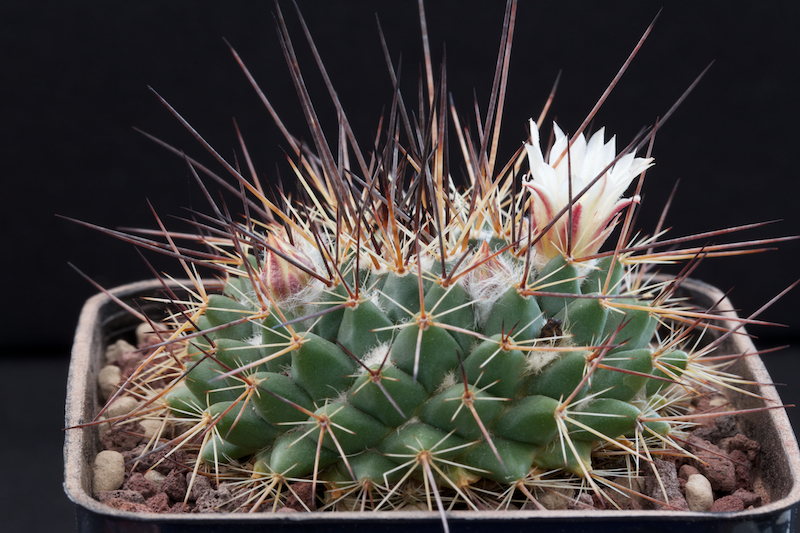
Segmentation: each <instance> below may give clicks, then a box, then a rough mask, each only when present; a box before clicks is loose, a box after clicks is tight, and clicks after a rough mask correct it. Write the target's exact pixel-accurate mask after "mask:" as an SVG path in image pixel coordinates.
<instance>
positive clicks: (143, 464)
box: [122, 444, 188, 476]
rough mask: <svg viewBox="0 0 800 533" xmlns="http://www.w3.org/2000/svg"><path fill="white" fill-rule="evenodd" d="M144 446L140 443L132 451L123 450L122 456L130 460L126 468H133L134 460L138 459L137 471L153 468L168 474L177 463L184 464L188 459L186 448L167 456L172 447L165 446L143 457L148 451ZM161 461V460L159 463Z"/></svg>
mask: <svg viewBox="0 0 800 533" xmlns="http://www.w3.org/2000/svg"><path fill="white" fill-rule="evenodd" d="M144 447H145V445H144V444H140V445H139V446H137V447H136V448H134V449H133V450H131V451H128V452H122V457H124V458H125V462H126V463H128V462H130V463H129V464H128V465H126V469H132V468H133V466H134V463H133V461H136V472H147V471H148V470H150V469H151V468H152V469H153V470H155V471H156V472H159V473H161V474H164V475H165V476H166V475H168V474H169V473H170V472H171V471H172V470H173V469H174V468H175V466H176V465H183V464H186V462H187V461H188V457H187V455H186V452H185V451H184V450H177V451H175V452H173V453H171V454H170V455H169V457H166V454H167V453H169V451H170V450H171V448H164V449H163V450H159V451H157V452H156V453H147V455H145V456H144V457H142V454H144V453H146V452H145V450H144ZM137 459H138V460H137ZM162 459H163V460H162ZM159 461H161V462H160V463H159Z"/></svg>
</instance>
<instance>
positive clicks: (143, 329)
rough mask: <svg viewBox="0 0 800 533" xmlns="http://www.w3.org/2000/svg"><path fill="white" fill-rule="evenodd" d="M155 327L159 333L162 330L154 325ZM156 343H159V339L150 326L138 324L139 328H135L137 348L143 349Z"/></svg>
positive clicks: (143, 323) (145, 323)
mask: <svg viewBox="0 0 800 533" xmlns="http://www.w3.org/2000/svg"><path fill="white" fill-rule="evenodd" d="M156 327H157V328H158V329H159V330H161V331H163V330H164V328H163V327H159V326H158V325H156ZM157 342H160V339H159V337H158V335H156V334H155V332H154V331H153V328H152V327H151V326H150V324H148V323H147V322H142V323H141V324H139V326H137V328H136V345H137V346H139V347H140V348H143V347H145V346H150V345H151V344H154V343H157Z"/></svg>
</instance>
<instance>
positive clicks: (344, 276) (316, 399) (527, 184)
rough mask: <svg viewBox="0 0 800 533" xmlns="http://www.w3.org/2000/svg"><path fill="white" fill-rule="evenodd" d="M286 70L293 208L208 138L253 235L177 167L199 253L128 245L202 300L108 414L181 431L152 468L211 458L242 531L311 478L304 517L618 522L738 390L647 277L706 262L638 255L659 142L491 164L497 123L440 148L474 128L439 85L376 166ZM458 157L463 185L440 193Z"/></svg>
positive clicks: (407, 116) (163, 338) (697, 316)
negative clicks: (636, 217)
mask: <svg viewBox="0 0 800 533" xmlns="http://www.w3.org/2000/svg"><path fill="white" fill-rule="evenodd" d="M513 8H514V5H513V3H509V8H508V9H509V10H511V9H513ZM278 22H279V33H280V34H281V37H282V43H283V45H284V47H285V51H286V53H287V57H289V58H290V59H291V58H292V57H294V50H293V48H292V44H291V41H290V40H289V39H288V34H287V31H286V28H285V26H284V24H283V16H282V14H280V12H279V13H278ZM508 36H509V29H508V28H506V30H505V33H504V35H503V39H504V40H503V42H504V43H505V42H506V40H507V39H508ZM311 44H312V46H313V41H311ZM234 53H235V52H234ZM509 53H510V46H509V47H505V48H504V49H502V50H501V55H500V57H499V58H498V65H499V67H500V68H498V75H497V79H496V83H495V87H496V90H495V95H496V94H497V90H498V89H497V87H499V86H501V85H502V82H503V80H504V79H505V77H506V76H507V73H508V72H507V61H504V59H505V58H506V57H507V55H508V54H509ZM237 58H238V56H237ZM289 65H290V69H291V71H292V75H293V77H294V79H295V80H296V81H298V85H297V86H298V92H299V94H300V96H301V100H302V102H303V106H304V109H305V111H306V112H307V113H306V115H307V117H308V121H309V126H310V128H311V130H312V132H313V133H314V135H313V142H314V148H315V149H316V152H314V151H312V150H311V149H309V147H307V146H305V145H301V144H300V143H299V142H298V141H297V139H296V138H294V137H292V136H291V135H289V134H287V141H288V142H289V145H290V146H291V147H292V148H293V149H294V152H293V153H292V154H291V157H292V166H293V169H294V171H295V174H296V180H297V182H298V184H299V187H298V188H299V190H300V195H301V200H300V201H292V200H290V199H289V198H287V197H286V196H283V195H282V194H281V195H280V196H279V197H278V198H270V197H269V196H268V195H267V194H265V193H264V189H263V188H262V187H261V185H260V183H259V182H258V180H257V179H256V177H255V174H254V175H253V178H252V179H248V178H246V177H245V176H244V175H243V174H242V173H241V172H240V170H239V169H238V167H237V166H235V165H232V164H229V163H227V162H226V161H224V159H223V158H222V157H220V156H218V155H216V152H214V151H213V149H212V148H211V147H210V146H208V145H207V144H205V141H203V140H202V139H200V140H201V143H203V144H204V145H205V146H206V148H208V149H209V150H210V151H211V152H212V153H213V154H215V155H216V157H218V159H219V160H220V162H221V163H222V165H223V167H224V168H225V169H226V170H227V172H229V173H230V174H231V175H232V177H233V178H234V180H235V182H236V184H237V185H236V188H238V189H240V190H241V201H242V203H243V205H244V208H245V213H246V217H245V219H244V221H242V220H240V219H238V218H236V217H235V216H232V215H231V214H230V213H229V211H228V208H227V206H226V205H223V204H221V203H219V202H218V201H217V200H214V199H213V196H212V195H211V194H210V193H209V192H208V190H207V188H206V185H205V184H204V183H203V181H202V180H201V179H200V177H199V174H198V170H200V171H202V172H205V173H206V174H207V175H209V176H210V177H211V179H213V180H217V181H222V178H220V177H219V176H217V175H215V174H213V173H211V172H210V171H207V169H204V168H203V167H200V166H199V165H198V164H196V163H195V162H194V161H193V160H191V159H187V161H188V165H189V169H190V172H191V173H192V174H193V175H194V176H195V177H196V178H197V181H198V183H199V184H200V186H201V187H202V189H203V191H205V192H206V196H207V198H208V200H209V203H210V206H211V209H212V214H211V215H207V216H203V217H202V218H199V219H198V220H197V221H195V222H194V224H195V225H196V227H197V230H198V239H197V240H200V241H201V242H202V243H204V244H205V245H206V248H205V249H203V250H192V249H189V248H186V247H183V246H179V244H177V242H178V241H177V239H178V237H180V235H178V234H177V233H176V234H172V233H170V232H168V231H167V230H166V229H165V228H164V226H163V225H162V226H161V228H162V234H163V235H165V236H166V237H167V238H166V241H165V242H163V243H162V242H157V241H155V240H151V239H149V238H147V237H139V236H130V235H124V234H121V233H118V232H113V233H114V234H115V235H117V236H120V237H122V238H124V239H128V240H132V241H134V242H136V243H137V244H139V245H142V246H145V247H147V248H151V249H156V250H158V251H162V252H164V253H167V254H168V255H172V256H174V257H177V258H179V259H180V260H181V261H182V263H183V266H184V269H185V273H186V275H187V276H188V278H189V280H190V282H189V283H188V284H187V285H186V287H185V288H186V296H180V297H179V296H177V295H176V294H175V293H174V292H172V291H168V292H167V295H166V296H165V298H164V301H165V303H171V304H172V305H173V307H174V308H175V312H174V313H173V314H172V315H171V318H170V320H169V321H168V323H169V326H170V327H169V328H168V329H166V330H164V331H163V332H159V335H160V342H157V343H156V344H155V348H156V349H155V351H154V352H153V353H152V354H151V355H150V356H149V357H148V358H147V360H146V361H145V363H143V364H142V365H141V366H140V368H139V369H138V370H137V371H136V372H135V373H134V375H133V376H132V377H131V378H130V379H129V380H128V382H127V383H126V385H125V387H124V388H123V389H122V391H121V392H120V393H118V394H124V393H125V392H126V391H130V392H132V393H134V394H136V395H137V396H138V397H140V398H144V399H145V401H144V402H143V404H142V406H141V407H140V408H139V409H137V410H136V411H134V412H133V413H132V414H131V416H132V417H136V416H145V414H144V413H145V412H146V413H147V416H150V417H152V416H160V417H162V419H164V420H166V422H165V424H167V425H169V426H170V427H171V430H170V431H171V433H170V435H172V437H171V438H170V439H168V440H166V441H164V440H161V441H158V440H156V439H154V440H153V441H152V442H151V443H150V445H149V447H150V448H151V449H156V448H158V447H164V446H177V447H184V448H186V449H189V450H193V451H194V452H196V458H197V459H196V461H195V462H194V463H193V464H191V465H189V466H190V467H191V468H193V469H194V471H195V472H198V471H200V470H203V471H207V472H212V473H214V474H215V475H216V476H218V477H219V478H224V479H227V480H234V483H235V484H237V486H238V487H239V489H240V491H239V496H240V501H241V502H242V503H241V509H242V510H255V509H258V508H263V507H268V506H272V507H273V508H278V507H279V506H280V502H281V501H282V500H283V499H284V498H285V497H286V496H287V494H288V493H289V492H290V489H289V488H287V487H288V486H289V484H290V483H292V482H298V480H302V481H304V482H309V483H312V484H313V490H312V492H313V493H314V494H317V495H318V498H317V500H314V499H313V498H312V500H313V501H312V503H311V504H309V507H313V506H314V505H317V504H319V505H322V506H326V507H329V508H345V507H347V506H348V505H349V506H350V507H347V508H359V507H361V508H365V507H367V508H370V509H389V508H398V507H402V506H408V505H411V506H413V505H415V504H414V503H413V502H423V506H434V505H438V508H439V509H440V510H442V511H443V510H444V509H447V508H464V509H478V508H485V506H486V502H489V501H494V502H496V503H497V505H498V506H500V507H503V506H505V507H508V506H509V504H510V502H512V501H516V502H517V503H520V502H523V503H520V505H522V504H524V502H529V504H530V505H532V506H534V508H536V507H538V506H539V505H540V504H539V503H538V501H537V494H538V492H537V491H539V490H540V489H541V488H542V487H556V488H557V487H572V488H576V489H579V490H581V491H590V492H593V493H594V494H595V495H597V497H598V498H597V499H598V500H599V501H600V502H605V503H606V504H609V505H616V504H615V503H614V502H615V501H616V500H615V499H613V498H611V497H609V496H608V494H607V492H608V491H609V488H610V487H612V484H611V481H609V480H608V479H609V478H610V477H611V476H617V477H620V476H621V477H635V476H636V475H637V472H638V469H639V468H640V466H641V464H644V463H647V462H649V461H650V460H651V453H652V454H655V453H658V450H661V451H663V450H670V449H671V450H673V451H674V452H677V453H683V452H682V450H683V448H682V445H681V440H682V438H683V437H685V435H684V431H685V430H686V426H687V424H686V419H687V418H686V417H684V418H682V417H681V416H680V415H682V414H685V413H686V410H687V407H688V402H689V400H690V399H691V397H692V396H693V395H697V394H701V393H703V392H706V391H707V390H708V388H707V385H708V383H710V382H713V383H723V382H724V383H727V384H728V385H729V386H734V385H733V384H732V383H733V378H731V377H730V376H726V375H724V374H722V373H717V372H715V370H714V369H713V367H707V366H704V365H703V356H704V355H706V354H707V353H710V352H711V351H713V348H714V346H715V343H714V342H711V343H710V344H709V345H708V346H706V347H701V346H702V345H701V344H697V343H695V341H696V336H692V335H690V334H694V333H697V332H699V331H700V330H702V329H703V328H704V327H705V325H706V324H707V323H708V322H709V321H710V320H713V319H714V316H713V313H711V312H708V313H698V312H696V311H692V310H690V309H688V308H687V307H686V306H685V305H683V304H678V303H675V302H674V301H673V299H672V296H673V294H674V292H675V290H676V289H677V287H678V286H679V285H680V281H681V279H682V278H681V277H677V278H675V279H673V280H670V281H668V282H664V281H660V280H653V279H651V271H652V267H653V265H654V264H658V263H660V262H664V261H671V262H674V261H680V260H683V259H693V258H695V257H699V256H701V255H704V256H709V255H714V254H715V252H716V248H715V247H714V246H710V247H708V248H705V249H702V250H700V249H691V248H685V249H683V248H680V249H673V250H670V251H669V252H663V253H661V254H660V255H659V253H658V252H656V253H653V250H657V249H659V247H665V246H667V245H668V244H670V243H669V241H665V242H664V241H661V242H660V241H659V239H641V238H640V240H638V241H636V242H634V241H633V240H632V237H631V235H632V232H631V221H632V213H633V210H634V209H635V208H636V206H637V204H638V202H639V196H638V188H637V189H636V192H635V193H633V194H631V195H630V196H629V197H625V196H624V194H625V191H626V190H628V189H630V188H631V184H633V183H638V184H639V186H641V177H642V176H643V175H644V173H645V171H646V170H647V168H648V167H650V166H651V165H652V164H653V160H652V159H651V158H649V157H637V156H636V155H635V153H636V149H637V147H639V146H644V145H646V143H647V141H648V140H650V139H652V135H653V134H654V132H655V129H651V130H650V131H649V133H647V134H646V135H644V136H641V137H640V138H638V139H637V140H636V141H635V142H634V143H632V144H631V145H630V146H629V147H627V148H625V149H623V150H622V151H617V149H616V147H615V141H614V138H611V140H606V138H605V137H606V136H605V132H604V130H603V129H600V130H599V131H597V132H596V133H594V134H593V135H591V136H588V138H587V137H586V136H585V135H584V133H583V129H584V128H583V127H582V128H579V130H578V131H577V132H575V133H573V134H572V135H566V134H564V133H563V132H562V130H561V129H559V128H558V126H557V125H555V124H553V126H552V127H553V135H554V142H553V144H552V146H549V147H548V146H545V145H542V144H541V143H540V137H539V132H540V129H542V128H543V126H542V120H541V119H540V120H539V121H538V122H534V121H530V124H529V125H530V137H529V138H528V139H527V140H526V142H525V144H524V148H523V149H520V150H519V151H518V152H517V153H516V154H514V155H513V156H512V157H511V158H510V159H509V160H508V162H507V163H506V164H504V165H503V166H502V167H500V166H499V165H498V164H496V156H497V137H496V135H495V137H493V138H492V137H491V136H490V135H489V133H493V134H497V133H499V132H497V131H494V130H492V129H490V128H489V126H492V127H495V126H493V124H494V120H495V118H497V117H499V116H500V111H498V110H496V109H494V110H490V114H489V116H488V117H486V119H485V120H486V124H487V125H489V126H487V131H486V132H483V133H482V134H481V139H482V140H479V138H478V137H477V136H476V137H470V135H469V134H468V132H467V131H466V130H462V129H461V128H460V127H459V126H457V128H456V131H453V132H451V131H449V130H448V122H449V120H451V118H456V119H457V118H458V116H457V115H455V111H452V112H451V111H450V110H449V106H448V105H447V103H448V102H447V98H446V95H447V90H448V87H447V86H446V82H445V78H444V77H442V78H440V79H439V80H438V81H437V80H434V79H430V80H429V85H430V87H432V88H434V90H433V91H432V92H431V94H429V95H428V96H429V98H430V100H429V101H428V102H427V103H428V104H429V105H428V107H427V109H425V113H423V114H421V116H419V117H413V116H412V114H411V113H410V111H406V110H405V109H404V108H402V107H401V106H400V104H399V103H398V102H397V99H395V103H394V105H393V106H392V108H391V111H390V112H389V114H388V117H387V118H386V119H385V120H384V124H387V125H388V126H386V127H385V129H384V131H383V134H382V136H381V142H382V143H383V144H382V145H381V146H379V147H378V149H376V150H375V151H374V152H370V153H364V152H362V151H361V150H360V148H359V146H358V144H356V142H355V141H354V140H352V138H351V137H348V136H347V135H342V136H341V141H340V142H341V145H340V146H339V147H338V150H331V149H330V147H329V146H328V144H327V143H326V141H325V137H324V136H323V135H322V132H321V130H320V127H319V124H318V123H317V121H316V118H315V115H314V113H313V107H312V106H311V103H310V101H309V100H308V97H307V94H306V93H305V91H304V87H303V84H302V76H301V73H300V70H299V67H298V66H297V64H296V63H295V62H294V61H292V60H290V61H289ZM245 72H246V69H245ZM253 83H254V82H253ZM332 95H333V100H334V105H335V107H336V109H337V112H338V114H339V117H340V126H341V129H342V131H349V123H348V121H347V114H346V113H345V112H344V110H343V109H342V108H341V106H340V105H339V103H338V100H337V99H336V97H335V93H334V92H332ZM165 103H166V102H165ZM169 109H170V110H171V111H172V112H173V113H174V114H175V115H176V116H177V117H178V118H179V119H180V120H181V121H183V122H184V123H185V124H186V125H187V127H188V123H186V122H185V121H184V119H183V118H182V117H180V115H178V113H177V111H175V110H174V109H173V108H171V107H170V108H169ZM587 122H588V120H587ZM456 124H459V123H458V122H457V123H456ZM404 135H405V137H403V136H404ZM401 138H405V141H403V142H401V141H400V139H401ZM453 138H455V139H457V140H458V142H459V145H460V146H461V147H462V148H463V150H462V153H463V154H464V160H463V161H462V162H461V163H460V164H461V165H462V166H463V167H464V168H465V169H466V173H467V175H468V179H469V183H468V186H467V187H466V188H459V187H457V186H456V185H455V184H454V182H453V180H452V178H451V175H450V169H452V168H453V167H454V166H455V165H454V164H453V163H452V162H451V160H450V156H448V155H447V144H448V141H449V140H452V139H453ZM337 151H338V155H337ZM348 153H349V154H351V156H350V158H347V157H344V155H343V154H348ZM245 155H246V152H245ZM526 163H527V165H526ZM637 180H638V181H637ZM159 224H160V221H159ZM615 228H618V229H620V232H619V236H618V238H617V239H616V240H615V241H614V242H610V243H608V244H607V245H606V246H605V250H604V244H606V241H607V240H608V239H609V237H610V236H611V234H612V232H613V231H614V229H615ZM106 231H108V230H106ZM198 267H211V268H212V269H213V271H214V273H215V276H216V277H215V278H213V279H214V281H209V279H211V278H204V277H201V275H200V274H199V270H198ZM217 279H221V283H218V282H217V281H216V280H217ZM156 379H158V380H160V381H161V382H165V381H166V382H168V384H167V386H166V387H164V388H155V387H151V386H150V383H151V382H153V381H155V380H156ZM676 436H678V437H680V438H678V439H675V438H674V437H676ZM609 472H613V474H609ZM613 486H614V487H617V486H616V485H613ZM323 487H324V489H325V490H324V491H323V490H322V488H323ZM611 490H614V491H618V492H619V491H622V492H625V491H626V489H625V488H622V489H620V488H619V487H617V488H613V489H611ZM627 491H628V492H631V491H630V489H627ZM432 500H436V501H437V502H438V503H437V504H432V503H431V501H432ZM410 502H412V503H410Z"/></svg>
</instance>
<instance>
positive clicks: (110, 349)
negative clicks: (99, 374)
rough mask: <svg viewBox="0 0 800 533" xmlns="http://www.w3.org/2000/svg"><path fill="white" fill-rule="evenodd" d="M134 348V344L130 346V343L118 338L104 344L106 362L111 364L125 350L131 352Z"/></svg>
mask: <svg viewBox="0 0 800 533" xmlns="http://www.w3.org/2000/svg"><path fill="white" fill-rule="evenodd" d="M135 349H136V347H135V346H132V345H131V343H129V342H128V341H126V340H123V339H120V340H118V341H117V342H115V343H114V344H109V345H108V346H106V363H107V364H111V363H113V362H115V361H116V360H117V359H119V358H120V357H122V354H124V353H125V352H132V351H134V350H135Z"/></svg>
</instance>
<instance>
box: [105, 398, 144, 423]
mask: <svg viewBox="0 0 800 533" xmlns="http://www.w3.org/2000/svg"><path fill="white" fill-rule="evenodd" d="M137 405H139V402H137V401H136V399H135V398H131V397H130V396H123V397H122V398H117V399H116V400H114V401H113V402H111V405H109V406H108V409H106V412H105V415H106V417H108V418H116V417H118V416H123V415H127V414H128V413H130V412H131V411H133V410H134V409H136V406H137Z"/></svg>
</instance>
